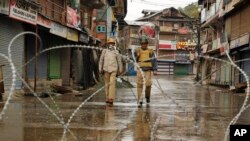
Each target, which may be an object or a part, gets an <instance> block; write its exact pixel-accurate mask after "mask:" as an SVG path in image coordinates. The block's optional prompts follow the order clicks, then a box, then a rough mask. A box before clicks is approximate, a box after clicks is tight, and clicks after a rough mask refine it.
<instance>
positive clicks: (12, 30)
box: [0, 17, 24, 90]
mask: <svg viewBox="0 0 250 141" xmlns="http://www.w3.org/2000/svg"><path fill="white" fill-rule="evenodd" d="M23 31H24V30H23V27H22V24H21V23H20V22H18V21H14V20H12V19H9V18H4V17H2V18H1V20H0V45H1V47H0V52H1V53H3V54H6V55H8V54H7V53H8V44H9V42H10V41H11V39H12V38H13V37H14V36H16V35H17V34H18V33H20V32H23ZM11 49H12V50H11V52H12V60H13V62H14V64H15V66H16V69H18V70H17V72H18V73H19V74H20V75H21V76H22V75H23V72H22V70H23V69H22V65H23V59H24V57H23V54H24V36H20V37H19V38H18V39H16V40H15V42H14V43H13V44H12V46H11ZM0 64H5V65H6V66H4V67H3V75H4V87H5V90H9V89H10V86H11V81H12V79H11V78H12V77H11V75H12V74H11V72H12V71H11V69H10V66H9V63H8V61H7V60H5V59H3V58H1V59H0ZM15 84H16V89H20V88H21V87H22V81H21V80H20V79H19V78H17V80H16V83H15Z"/></svg>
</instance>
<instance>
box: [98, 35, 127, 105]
mask: <svg viewBox="0 0 250 141" xmlns="http://www.w3.org/2000/svg"><path fill="white" fill-rule="evenodd" d="M108 44H109V45H108V49H104V50H103V51H102V54H101V57H100V61H99V72H100V73H102V74H103V73H104V81H105V94H106V103H110V104H113V101H114V99H115V93H116V89H115V88H116V75H117V74H121V73H122V61H121V57H120V56H119V54H118V53H119V52H118V51H117V50H116V48H115V40H114V39H113V38H109V39H108Z"/></svg>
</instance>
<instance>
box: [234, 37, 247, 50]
mask: <svg viewBox="0 0 250 141" xmlns="http://www.w3.org/2000/svg"><path fill="white" fill-rule="evenodd" d="M246 44H249V34H246V35H244V36H242V37H240V38H237V39H235V40H232V41H231V42H230V49H233V48H237V47H240V46H243V45H246Z"/></svg>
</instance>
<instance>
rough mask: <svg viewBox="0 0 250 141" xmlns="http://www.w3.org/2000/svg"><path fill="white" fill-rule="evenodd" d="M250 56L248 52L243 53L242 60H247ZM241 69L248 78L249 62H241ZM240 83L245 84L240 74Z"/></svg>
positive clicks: (244, 79) (249, 74)
mask: <svg viewBox="0 0 250 141" xmlns="http://www.w3.org/2000/svg"><path fill="white" fill-rule="evenodd" d="M249 56H250V50H248V51H245V52H244V53H243V59H247V58H249ZM241 69H243V70H244V71H245V72H246V74H247V75H248V76H250V61H249V60H248V61H244V62H242V65H241ZM241 82H246V78H245V77H244V76H243V75H242V74H241Z"/></svg>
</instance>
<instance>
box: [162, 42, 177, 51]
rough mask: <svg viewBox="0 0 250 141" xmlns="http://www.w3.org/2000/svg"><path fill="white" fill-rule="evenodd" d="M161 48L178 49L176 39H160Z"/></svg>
mask: <svg viewBox="0 0 250 141" xmlns="http://www.w3.org/2000/svg"><path fill="white" fill-rule="evenodd" d="M159 49H160V50H176V41H166V40H160V41H159Z"/></svg>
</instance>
